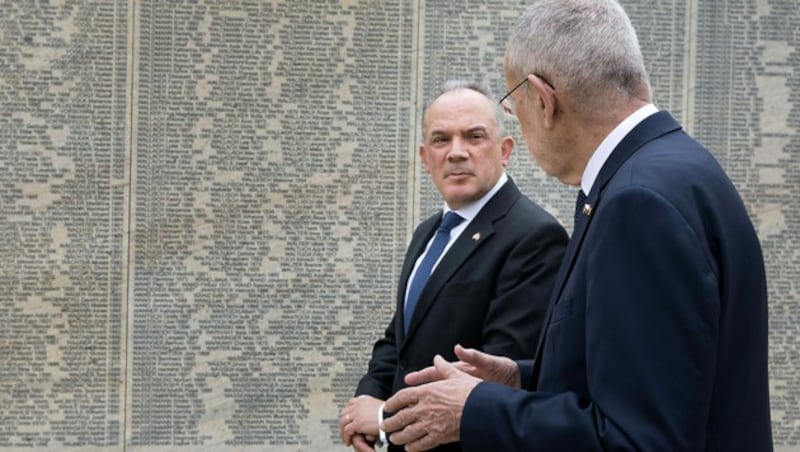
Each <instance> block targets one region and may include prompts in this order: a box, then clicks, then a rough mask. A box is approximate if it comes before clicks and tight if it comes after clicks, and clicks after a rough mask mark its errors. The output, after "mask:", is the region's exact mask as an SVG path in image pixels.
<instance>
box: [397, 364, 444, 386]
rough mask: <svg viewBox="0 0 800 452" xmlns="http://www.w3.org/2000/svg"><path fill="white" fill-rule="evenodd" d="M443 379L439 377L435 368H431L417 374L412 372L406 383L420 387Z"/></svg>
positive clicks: (407, 376)
mask: <svg viewBox="0 0 800 452" xmlns="http://www.w3.org/2000/svg"><path fill="white" fill-rule="evenodd" d="M441 379H442V377H441V375H439V371H438V370H436V368H435V367H433V366H430V367H426V368H424V369H422V370H418V371H416V372H411V373H410V374H408V375H406V378H405V382H406V384H407V385H409V386H418V385H421V384H425V383H430V382H432V381H438V380H441Z"/></svg>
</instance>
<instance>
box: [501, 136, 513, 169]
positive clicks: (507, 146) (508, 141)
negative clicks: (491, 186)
mask: <svg viewBox="0 0 800 452" xmlns="http://www.w3.org/2000/svg"><path fill="white" fill-rule="evenodd" d="M513 150H514V139H513V138H511V137H505V138H503V139H502V140H501V141H500V161H502V162H503V167H505V166H507V165H508V160H509V159H510V158H511V151H513Z"/></svg>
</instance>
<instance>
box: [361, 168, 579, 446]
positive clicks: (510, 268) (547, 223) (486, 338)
mask: <svg viewBox="0 0 800 452" xmlns="http://www.w3.org/2000/svg"><path fill="white" fill-rule="evenodd" d="M441 217H442V215H441V212H439V213H437V214H436V215H433V216H432V217H430V218H428V219H427V220H425V221H424V222H422V223H421V224H420V225H419V226H418V227H417V229H416V231H414V235H413V237H412V239H411V243H410V244H409V247H408V250H407V253H406V257H405V261H404V262H403V267H402V270H401V272H400V279H399V283H398V289H397V300H396V303H397V308H396V311H395V314H394V317H393V318H392V320H391V322H390V323H389V326H388V328H386V332H385V334H384V337H383V338H382V339H380V340H378V341H377V342H376V344H375V346H374V348H373V350H372V359H371V360H370V362H369V370H368V373H367V374H366V375H365V376H364V377H363V378H362V379H361V381H360V382H359V384H358V388H357V390H356V395H361V394H368V395H371V396H374V397H377V398H380V399H384V400H385V399H387V398H389V397H390V396H391V395H392V394H394V393H395V392H397V391H398V390H400V389H401V388H403V387H405V386H406V384H405V383H404V381H403V378H404V377H405V376H406V374H408V373H410V372H412V371H416V370H419V369H422V368H425V367H427V366H430V365H432V364H433V357H434V356H435V355H436V354H440V355H442V356H443V357H445V358H447V359H448V360H454V359H455V355H454V353H453V347H454V346H455V345H456V344H461V345H463V346H465V347H473V348H477V349H480V350H484V351H487V352H489V353H492V354H499V355H505V356H509V357H512V358H515V359H516V358H529V357H532V356H533V354H534V351H535V344H536V338H537V337H538V335H539V332H540V328H541V324H542V321H543V319H544V314H545V311H546V309H547V302H548V300H549V298H550V294H551V291H552V288H553V282H554V280H555V276H556V272H557V271H558V267H559V265H560V263H561V260H562V257H563V254H564V250H565V248H566V244H567V241H568V237H567V233H566V231H565V230H564V228H563V227H562V226H561V225H560V224H559V223H558V221H557V220H556V219H555V218H553V217H552V216H551V215H550V214H549V213H547V212H546V211H545V210H543V209H542V208H541V207H539V206H537V205H536V204H534V203H533V202H531V200H529V199H528V198H526V197H525V196H523V195H522V194H521V193H520V191H519V189H517V186H516V185H515V184H514V182H513V181H512V180H511V179H510V178H509V180H508V181H507V182H506V183H505V185H503V187H501V188H500V190H499V191H498V192H497V193H495V195H494V196H493V197H492V198H491V199H490V200H489V202H487V203H486V205H484V206H483V208H482V209H481V211H480V212H479V213H478V215H477V216H476V217H475V218H474V219H473V220H472V222H471V223H470V224H469V225H468V226H467V228H466V229H465V230H464V231H463V232H462V233H461V235H460V236H459V237H458V238H457V239H456V241H455V242H454V243H453V245H452V246H451V248H450V249H449V250H448V251H447V253H446V254H445V255H444V256H443V257H442V260H441V262H439V265H437V267H436V269H435V270H434V272H433V274H431V277H430V279H429V280H428V283H427V285H426V286H425V288H424V289H423V292H422V294H421V295H420V299H419V302H418V303H417V307H416V309H415V311H414V317H413V318H412V321H411V324H410V326H409V331H408V336H406V335H405V334H404V333H403V304H404V299H405V290H406V285H407V284H406V283H407V281H408V278H409V275H410V273H411V270H412V269H413V267H414V263H415V262H416V260H417V258H418V257H419V255H420V254H421V253H422V252H423V251H424V250H425V245H426V244H427V242H428V240H429V239H430V238H431V237H432V235H433V234H434V232H435V231H436V228H437V227H438V226H439V223H440V221H441ZM450 446H452V445H450ZM452 448H453V449H454V450H458V449H457V448H455V447H452Z"/></svg>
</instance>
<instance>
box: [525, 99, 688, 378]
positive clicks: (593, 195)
mask: <svg viewBox="0 0 800 452" xmlns="http://www.w3.org/2000/svg"><path fill="white" fill-rule="evenodd" d="M680 128H681V126H680V124H678V123H677V122H676V121H675V119H673V118H672V116H671V115H670V114H669V113H667V112H666V111H659V112H657V113H654V114H653V115H651V116H648V117H647V118H645V120H644V121H642V122H641V123H639V124H638V125H637V126H636V127H634V129H633V130H632V131H631V132H630V133H629V134H628V135H626V136H625V138H623V139H622V141H620V143H619V144H618V145H617V147H616V148H615V149H614V151H613V152H612V153H611V155H609V157H608V159H607V160H606V162H605V163H604V164H603V167H602V168H601V169H600V173H598V175H597V179H596V180H595V182H594V185H592V190H591V192H590V193H589V194H588V195H587V196H586V204H589V205H590V206H592V212H591V214H590V215H586V214H585V213H583V212H582V213H580V214H579V215H586V218H582V220H583V221H576V227H575V230H574V231H573V232H572V237H571V238H570V240H569V245H568V246H567V251H566V252H565V253H564V260H563V261H562V262H561V267H560V268H559V270H558V276H556V282H555V285H554V286H553V294H552V296H551V297H550V303H549V306H548V312H547V314H546V316H545V318H546V319H547V321H546V324H545V327H544V328H542V333H541V334H540V335H539V345H538V347H537V350H536V357H537V358H538V357H540V356H541V355H542V349H543V348H544V338H545V336H546V333H547V328H548V327H549V326H550V315H551V313H552V310H553V306H554V305H555V304H557V303H558V300H559V298H560V297H561V293H562V292H563V290H564V286H565V285H566V282H567V279H568V278H569V275H570V273H571V272H572V268H573V266H574V265H575V259H576V257H577V256H578V253H579V251H580V248H581V245H582V244H583V238H584V235H585V234H586V231H587V230H588V229H589V224H590V223H591V221H592V218H593V216H594V215H595V214H596V212H597V209H599V208H601V207H600V204H601V197H602V196H601V195H602V193H603V190H604V189H605V187H606V185H607V184H608V182H609V181H610V180H611V178H612V177H613V176H614V174H616V172H617V170H619V168H620V167H621V166H622V165H623V164H624V163H625V162H626V161H627V160H628V159H629V158H630V157H631V156H632V155H633V154H634V153H635V152H636V151H638V150H639V149H641V148H642V146H644V145H645V144H646V143H648V142H650V141H652V140H655V139H656V138H658V137H661V136H663V135H665V134H667V133H670V132H673V131H675V130H678V129H680ZM540 362H541V360H539V359H536V361H535V362H534V368H533V379H531V384H532V387H534V388H535V387H536V383H537V379H538V376H539V370H540Z"/></svg>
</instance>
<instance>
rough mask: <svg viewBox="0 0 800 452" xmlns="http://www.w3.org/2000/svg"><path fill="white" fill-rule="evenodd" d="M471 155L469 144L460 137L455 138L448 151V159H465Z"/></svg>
mask: <svg viewBox="0 0 800 452" xmlns="http://www.w3.org/2000/svg"><path fill="white" fill-rule="evenodd" d="M468 157H469V144H468V143H467V142H466V141H464V140H462V139H460V138H454V139H453V145H452V146H450V152H448V153H447V160H464V159H467V158H468Z"/></svg>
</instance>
